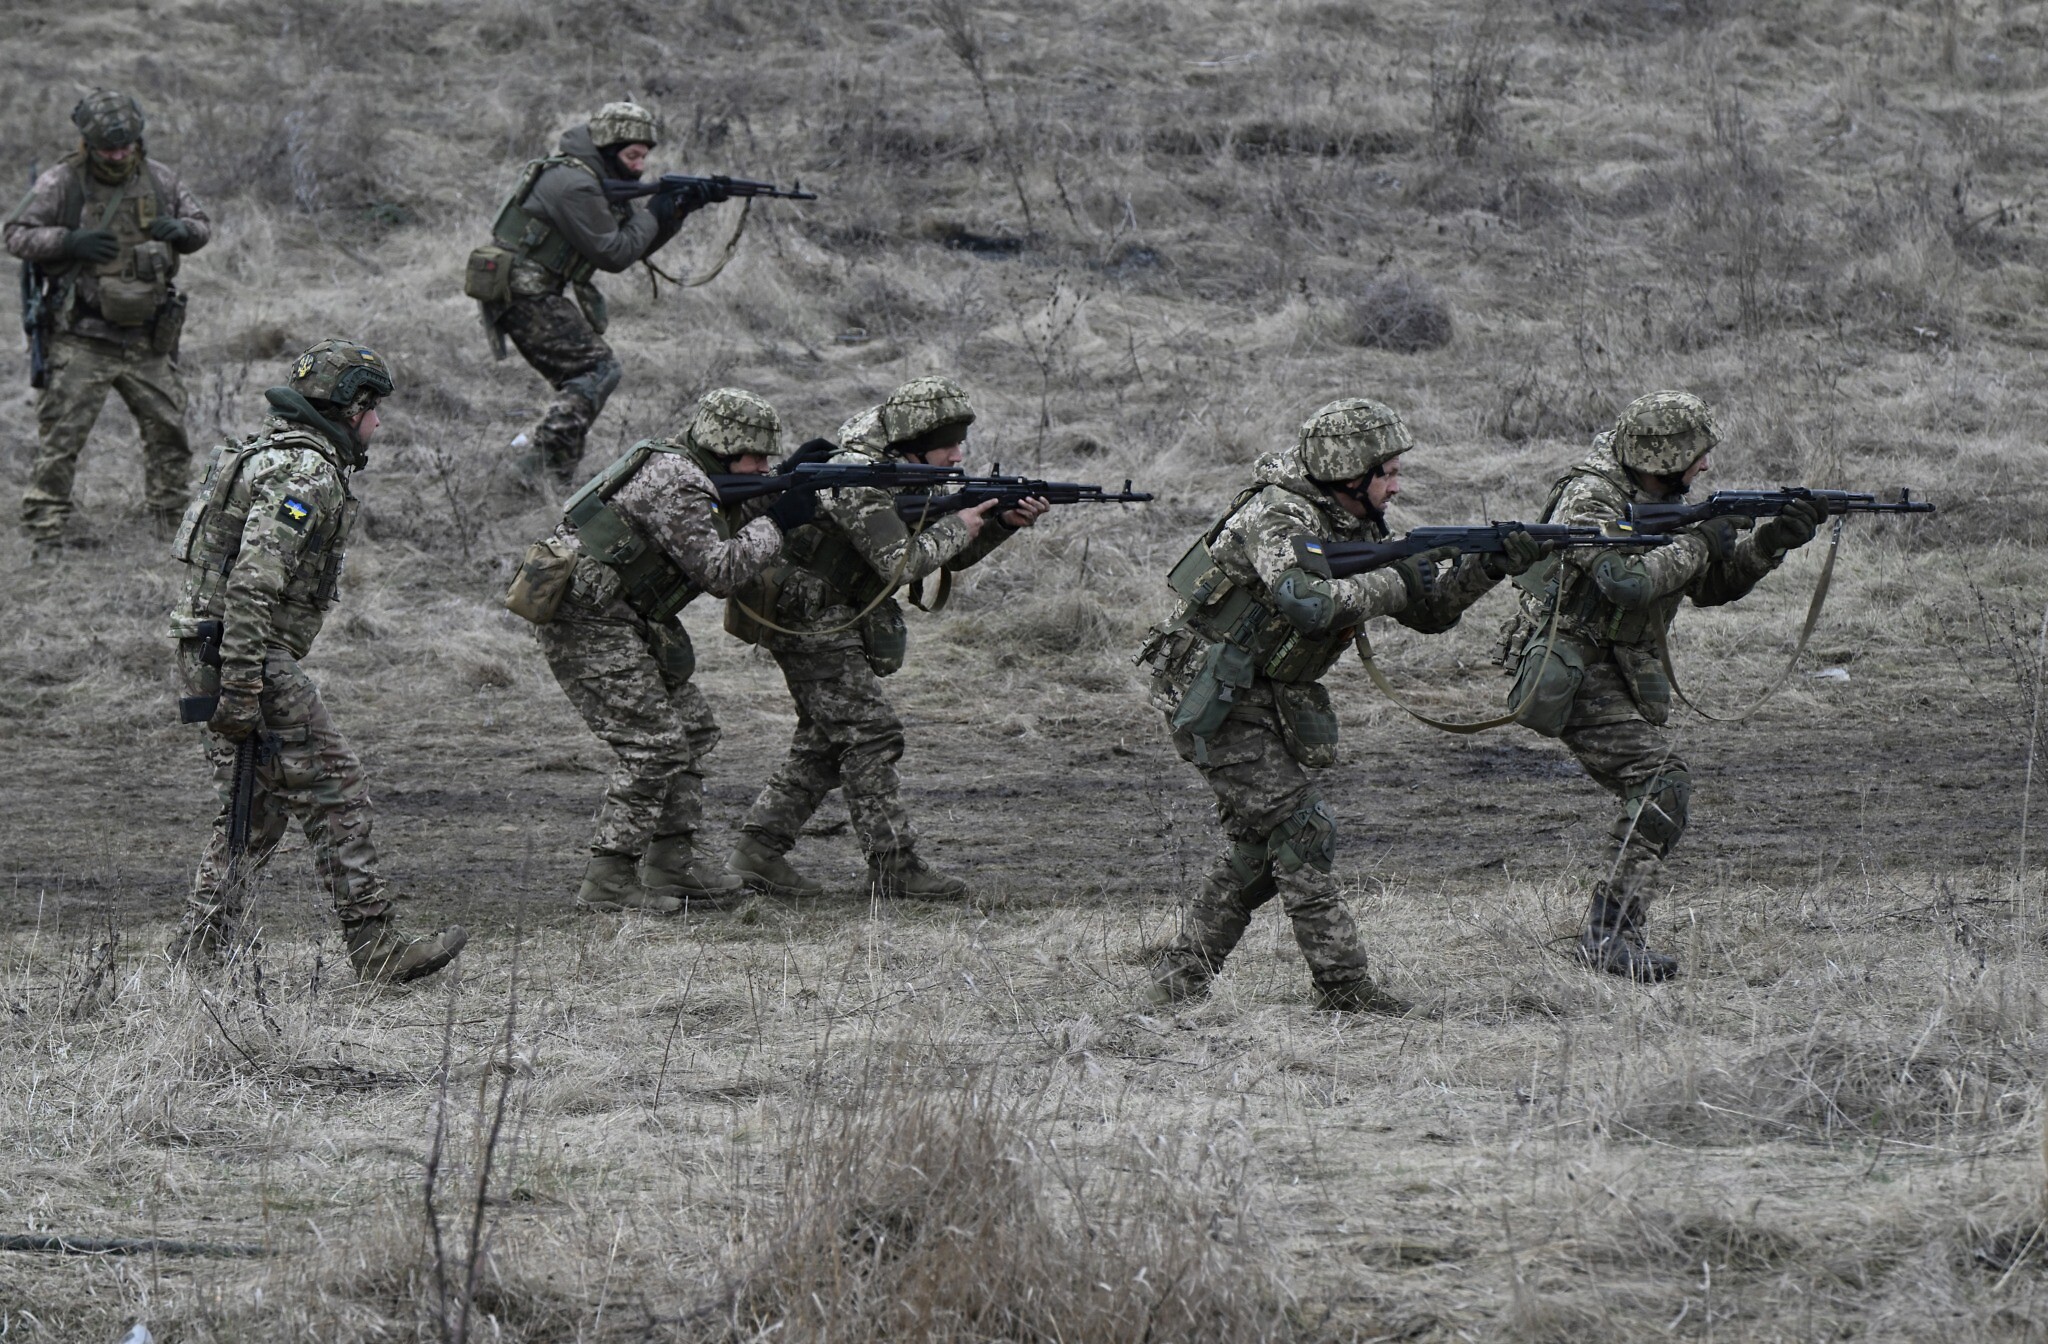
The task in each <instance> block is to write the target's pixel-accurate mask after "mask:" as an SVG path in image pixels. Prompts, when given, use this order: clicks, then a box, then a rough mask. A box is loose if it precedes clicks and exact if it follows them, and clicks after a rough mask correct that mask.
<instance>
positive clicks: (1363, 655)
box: [1358, 600, 1560, 737]
mask: <svg viewBox="0 0 2048 1344" xmlns="http://www.w3.org/2000/svg"><path fill="white" fill-rule="evenodd" d="M1559 605H1560V604H1559V602H1557V601H1555V600H1553V601H1552V602H1551V604H1550V618H1549V619H1548V620H1547V621H1545V622H1544V626H1543V650H1542V652H1541V653H1538V654H1536V655H1535V657H1536V658H1537V660H1538V662H1539V664H1540V663H1541V662H1542V661H1543V660H1546V659H1548V658H1549V657H1550V651H1551V650H1552V649H1554V648H1556V647H1557V613H1558V608H1559ZM1523 656H1524V657H1528V656H1530V655H1528V654H1524V655H1523ZM1358 659H1359V661H1360V662H1362V663H1364V664H1365V674H1366V675H1367V676H1368V677H1371V678H1372V684H1373V685H1374V686H1376V687H1377V688H1379V692H1380V694H1381V695H1384V696H1385V697H1387V699H1389V700H1391V701H1393V702H1394V703H1395V704H1396V705H1398V706H1399V707H1400V708H1401V709H1402V710H1403V711H1404V712H1405V713H1407V714H1408V716H1409V717H1411V718H1413V719H1415V720H1416V721H1417V722H1419V723H1426V724H1428V725H1429V726H1430V727H1432V728H1434V729H1436V730H1438V731H1439V732H1445V733H1453V734H1456V735H1457V736H1460V737H1463V736H1466V735H1468V734H1471V733H1483V732H1485V731H1487V730H1488V729H1489V728H1504V727H1506V726H1507V725H1508V724H1511V723H1520V722H1521V721H1522V718H1523V716H1524V715H1526V714H1528V712H1529V706H1531V705H1533V704H1535V703H1536V689H1535V687H1534V686H1533V685H1532V686H1531V687H1530V688H1529V694H1528V695H1527V696H1526V697H1525V698H1524V699H1523V700H1522V703H1521V704H1519V705H1516V706H1514V707H1512V708H1511V709H1509V710H1508V712H1507V713H1505V714H1497V715H1495V716H1494V717H1493V718H1490V719H1480V720H1479V721H1477V722H1476V723H1458V722H1454V721H1452V720H1450V719H1433V718H1431V717H1430V716H1429V715H1427V714H1424V713H1423V712H1422V711H1421V710H1419V709H1417V708H1415V707H1414V706H1413V705H1411V704H1409V703H1408V702H1407V701H1406V700H1403V699H1402V698H1401V694H1400V692H1399V691H1396V690H1395V689H1394V684H1393V683H1392V682H1390V681H1388V680H1387V674H1386V673H1384V672H1382V671H1380V665H1379V664H1378V663H1377V662H1374V661H1373V656H1372V643H1371V641H1370V640H1368V639H1367V638H1366V636H1365V631H1363V630H1360V631H1359V632H1358Z"/></svg>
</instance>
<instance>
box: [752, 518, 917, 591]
mask: <svg viewBox="0 0 2048 1344" xmlns="http://www.w3.org/2000/svg"><path fill="white" fill-rule="evenodd" d="M906 531H907V529H906ZM782 553H783V555H784V556H785V557H787V559H788V560H789V562H790V563H791V564H793V565H795V566H797V567H798V568H799V569H802V570H804V571H806V572H807V573H809V574H810V575H811V576H812V577H814V578H816V579H817V580H818V581H819V582H820V583H822V584H824V585H825V586H826V587H827V588H829V589H831V590H832V593H833V595H834V596H835V597H837V598H838V599H839V600H840V601H841V602H844V603H846V604H847V605H848V606H851V607H853V608H854V609H855V610H860V609H862V608H865V607H867V606H868V605H869V604H871V603H873V602H875V601H876V600H877V599H879V598H880V597H881V596H882V595H883V594H884V593H886V592H888V591H889V580H888V579H887V577H885V576H884V575H881V574H877V573H875V570H874V566H872V565H870V564H869V563H868V562H867V557H866V556H864V555H862V554H861V553H860V548H859V547H857V546H855V545H854V544H853V542H852V540H850V539H849V538H848V537H847V535H846V534H845V533H844V532H841V531H840V530H839V529H838V528H837V527H820V526H818V525H817V524H816V523H806V524H805V525H804V526H802V527H799V528H797V529H796V530H795V531H794V532H792V533H790V534H789V537H788V538H787V540H785V541H784V542H783V546H782Z"/></svg>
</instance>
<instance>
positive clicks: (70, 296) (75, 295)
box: [15, 159, 178, 327]
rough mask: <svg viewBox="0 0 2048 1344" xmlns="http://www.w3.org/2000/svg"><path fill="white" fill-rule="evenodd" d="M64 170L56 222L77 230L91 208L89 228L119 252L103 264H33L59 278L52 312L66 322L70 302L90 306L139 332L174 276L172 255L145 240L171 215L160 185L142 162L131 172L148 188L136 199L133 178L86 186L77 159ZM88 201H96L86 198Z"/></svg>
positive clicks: (168, 292) (163, 245) (167, 248)
mask: <svg viewBox="0 0 2048 1344" xmlns="http://www.w3.org/2000/svg"><path fill="white" fill-rule="evenodd" d="M69 167H70V171H69V172H67V173H66V174H65V175H64V190H63V195H62V196H61V197H60V198H59V199H58V205H57V222H58V223H60V224H62V225H63V226H64V227H65V228H67V229H76V228H80V227H83V226H84V225H85V223H86V219H85V216H86V208H87V206H88V205H91V206H92V207H93V210H92V213H93V221H92V225H91V227H93V228H96V229H103V230H105V231H106V232H108V233H111V234H113V235H114V238H115V240H116V241H117V242H118V243H119V244H120V249H121V250H120V251H118V252H116V253H115V254H114V257H113V259H112V260H111V261H106V262H99V263H79V262H58V263H54V264H51V263H38V265H39V266H41V267H43V268H44V269H45V270H47V271H49V272H51V273H55V274H61V275H62V276H63V286H64V290H63V294H62V296H61V299H60V301H59V303H58V305H57V311H58V313H59V314H60V315H61V316H62V317H63V318H64V319H65V320H66V321H69V320H70V318H71V317H72V316H73V315H74V312H75V309H74V304H75V303H83V304H90V305H91V306H92V307H93V308H96V309H98V310H99V315H100V316H101V317H102V318H104V319H106V321H107V322H109V323H111V324H112V325H114V326H117V327H139V326H141V325H143V324H144V323H146V322H148V321H149V320H150V319H151V318H153V317H155V316H156V314H157V311H158V310H159V309H160V308H162V307H163V305H164V302H165V300H166V299H168V298H169V297H170V295H171V293H172V285H171V280H172V278H173V277H175V276H176V275H177V273H178V254H177V251H176V250H175V249H174V248H172V247H171V245H170V244H169V243H162V242H158V241H156V240H155V239H153V238H151V237H150V236H149V226H150V225H151V224H153V223H155V222H156V221H157V220H158V219H160V218H164V217H167V216H169V215H170V213H171V205H170V202H169V201H168V200H166V199H165V198H164V184H163V182H162V181H161V180H160V179H159V178H158V177H157V175H156V174H155V173H154V172H151V171H150V167H149V161H148V160H147V159H144V160H143V161H142V162H141V163H140V164H139V165H138V166H137V168H136V172H137V173H138V174H140V175H141V176H142V178H143V179H145V180H146V181H147V182H148V184H149V190H148V191H147V192H146V193H143V194H140V195H132V194H130V188H131V187H132V186H133V185H134V179H133V178H131V179H129V180H128V181H126V182H123V183H121V184H119V185H118V186H113V185H109V184H107V183H104V182H88V181H87V178H88V176H89V170H88V169H87V167H86V165H85V163H84V161H83V160H82V159H74V160H72V161H70V163H69ZM94 196H98V199H97V200H93V199H91V198H92V197H94ZM23 204H24V205H26V201H24V202H23ZM15 213H16V214H17V215H19V214H20V211H19V210H17V211H16V212H15Z"/></svg>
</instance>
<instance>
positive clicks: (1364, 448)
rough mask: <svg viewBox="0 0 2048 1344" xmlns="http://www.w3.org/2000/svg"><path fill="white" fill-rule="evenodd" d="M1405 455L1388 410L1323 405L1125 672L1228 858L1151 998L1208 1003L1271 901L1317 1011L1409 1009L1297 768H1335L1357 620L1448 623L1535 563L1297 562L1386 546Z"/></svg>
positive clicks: (1404, 440)
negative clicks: (1345, 885) (1304, 964)
mask: <svg viewBox="0 0 2048 1344" xmlns="http://www.w3.org/2000/svg"><path fill="white" fill-rule="evenodd" d="M1412 444H1413V440H1412V439H1411V438H1410V436H1409V433H1408V430H1407V427H1406V426H1405V425H1403V424H1402V423H1401V417H1400V416H1399V415H1397V414H1395V413H1394V411H1392V410H1390V409H1389V408H1388V407H1386V406H1383V405H1381V404H1380V403H1378V402H1375V401H1367V400H1365V399H1363V398H1351V399H1346V400H1343V401H1333V402H1331V403H1330V404H1329V405H1327V406H1325V407H1323V408H1322V409H1321V410H1319V411H1317V412H1316V413H1315V415H1314V416H1312V417H1310V419H1309V420H1308V421H1307V423H1305V424H1304V425H1302V427H1301V437H1300V439H1299V441H1298V442H1297V443H1296V444H1295V445H1294V446H1293V447H1292V448H1289V449H1286V450H1283V451H1281V452H1276V453H1273V454H1270V455H1269V456H1267V457H1266V458H1264V459H1263V460H1261V461H1260V462H1259V464H1258V466H1257V468H1256V469H1255V471H1254V474H1253V484H1252V485H1251V486H1249V487H1248V488H1246V489H1245V490H1244V491H1243V492H1242V493H1241V494H1239V495H1238V497H1237V499H1236V500H1235V501H1234V502H1233V503H1232V504H1231V506H1230V508H1229V510H1228V511H1226V512H1225V514H1224V515H1223V517H1222V519H1221V520H1220V521H1218V522H1217V523H1216V524H1215V526H1213V527H1211V528H1210V529H1209V530H1208V532H1207V533H1205V534H1204V535H1203V537H1202V539H1201V540H1200V541H1198V542H1197V543H1196V544H1195V546H1194V549H1192V550H1190V551H1189V552H1188V553H1187V555H1186V556H1184V557H1183V558H1182V559H1181V561H1180V563H1179V564H1177V565H1175V566H1174V568H1173V571H1172V573H1171V574H1169V575H1168V576H1167V585H1168V586H1169V587H1170V588H1172V589H1173V592H1174V595H1175V596H1176V597H1177V598H1178V599H1179V606H1178V607H1177V608H1176V609H1175V611H1174V614H1173V618H1172V619H1171V620H1169V621H1168V622H1167V623H1166V624H1164V625H1161V626H1156V627H1154V629H1153V631H1152V634H1151V637H1150V638H1149V639H1148V640H1147V641H1146V643H1145V646H1144V648H1143V649H1142V650H1141V651H1140V653H1139V655H1138V659H1137V661H1138V662H1140V663H1141V664H1149V665H1150V667H1151V668H1152V674H1153V680H1152V701H1153V703H1154V704H1155V705H1156V706H1157V707H1158V708H1159V709H1161V710H1162V711H1164V712H1165V714H1166V720H1167V726H1168V728H1169V729H1170V730H1171V731H1172V733H1173V744H1174V747H1175V749H1176V750H1177V751H1179V752H1180V755H1181V757H1182V759H1184V760H1186V761H1188V762H1189V763H1191V764H1192V765H1193V766H1194V767H1195V769H1197V770H1198V771H1200V772H1201V775H1202V778H1203V779H1204V780H1206V781H1208V784H1209V787H1210V788H1211V789H1212V790H1214V791H1215V794H1216V813H1217V817H1218V819H1219V820H1220V821H1221V822H1222V824H1223V831H1224V834H1225V835H1226V836H1228V837H1229V840H1230V847H1229V849H1227V850H1226V851H1224V853H1223V854H1222V856H1220V857H1219V858H1218V859H1217V861H1216V865H1215V867H1213V868H1212V869H1210V871H1209V874H1208V876H1207V878H1206V879H1205V880H1204V881H1203V883H1202V887H1201V890H1200V891H1199V892H1197V893H1196V895H1195V898H1194V900H1193V902H1192V903H1191V904H1190V905H1189V906H1188V908H1187V910H1186V912H1185V914H1184V917H1183V919H1182V922H1181V928H1180V932H1179V935H1178V936H1177V937H1176V938H1175V939H1174V941H1173V943H1172V944H1171V945H1170V946H1169V947H1168V949H1167V951H1166V953H1165V955H1164V956H1163V957H1161V959H1160V961H1159V963H1158V965H1157V966H1156V967H1155V969H1154V971H1153V974H1152V984H1151V989H1150V992H1149V998H1150V999H1151V1001H1152V1002H1153V1003H1155V1004H1159V1005H1161V1006H1165V1005H1169V1004H1173V1003H1177V1002H1180V1001H1182V1000H1186V999H1192V998H1197V997H1200V996H1201V995H1203V994H1206V993H1207V992H1208V988H1209V982H1210V980H1211V979H1212V978H1213V977H1214V976H1215V974H1216V972H1217V970H1218V969H1219V968H1221V966H1222V965H1223V962H1224V959H1225V958H1226V957H1228V956H1229V955H1230V952H1231V949H1232V948H1234V947H1236V946H1237V942H1238V939H1239V938H1241V937H1243V935H1244V931H1245V928H1246V926H1247V925H1248V924H1249V923H1250V922H1251V917H1252V912H1253V911H1254V910H1256V909H1258V908H1259V907H1260V906H1261V905H1264V904H1265V903H1266V902H1267V901H1269V900H1271V899H1272V898H1273V897H1274V896H1275V895H1278V896H1279V897H1280V899H1281V903H1282V905H1283V907H1284V908H1285V909H1286V911H1287V915H1288V918H1289V919H1291V920H1292V921H1293V923H1294V936H1295V940H1296V941H1297V942H1298V943H1300V945H1301V950H1302V954H1303V955H1304V956H1305V957H1306V958H1307V959H1308V966H1309V974H1310V975H1311V976H1312V977H1313V979H1314V981H1315V987H1316V991H1317V999H1318V1003H1319V1005H1320V1006H1321V1007H1323V1008H1327V1009H1333V1010H1338V1011H1364V1012H1391V1013H1398V1012H1401V1011H1404V1010H1405V1009H1406V1008H1407V1006H1408V1005H1407V1004H1405V1003H1404V1002H1402V1001H1401V1000H1400V999H1398V998H1396V997H1394V996H1393V995H1392V994H1389V993H1387V992H1386V991H1385V990H1384V989H1382V988H1381V987H1380V986H1378V985H1377V984H1375V983H1374V982H1373V979H1372V977H1371V975H1370V974H1368V972H1367V970H1366V957H1365V949H1364V947H1363V946H1362V945H1361V943H1360V941H1359V936H1358V929H1357V927H1356V926H1355V925H1354V924H1353V923H1352V919H1351V913H1350V911H1349V910H1348V909H1347V908H1346V907H1345V904H1344V898H1343V896H1342V894H1341V893H1340V889H1339V884H1338V881H1337V878H1336V876H1335V874H1334V872H1333V871H1332V870H1333V867H1334V863H1335V859H1336V853H1337V827H1336V822H1335V820H1334V819H1333V818H1332V817H1331V816H1330V812H1329V809H1328V808H1327V807H1326V806H1325V805H1324V803H1323V800H1322V797H1321V795H1320V793H1319V791H1318V790H1317V788H1316V785H1315V781H1314V778H1313V776H1312V775H1311V774H1310V773H1309V772H1310V771H1313V770H1321V769H1326V768H1328V767H1329V766H1331V765H1333V764H1335V762H1336V759H1337V719H1336V715H1335V714H1334V712H1333V711H1332V710H1331V707H1330V696H1329V692H1328V691H1326V690H1325V689H1324V688H1323V686H1322V684H1321V682H1322V678H1323V676H1324V674H1325V673H1327V672H1328V671H1329V670H1330V668H1331V667H1332V666H1334V665H1335V664H1336V662H1337V660H1338V658H1339V657H1341V656H1342V655H1343V652H1344V649H1345V646H1346V645H1348V644H1350V643H1351V642H1352V640H1353V638H1354V637H1355V636H1356V635H1357V633H1358V630H1359V627H1360V626H1362V625H1363V624H1364V623H1365V621H1367V620H1368V619H1370V618H1372V617H1374V616H1392V617H1394V619H1396V620H1398V621H1400V622H1401V623H1402V624H1403V625H1406V626H1408V627H1410V628H1411V629H1415V630H1421V631H1425V632H1430V633H1434V632H1438V631H1443V630H1448V629H1450V628H1451V627H1452V626H1454V625H1456V624H1457V623H1458V618H1459V616H1460V615H1461V614H1462V613H1463V612H1464V610H1465V608H1466V607H1468V606H1470V605H1471V604H1472V603H1473V602H1475V601H1477V600H1478V598H1479V597H1480V595H1481V594H1483V593H1485V592H1486V591H1487V590H1488V589H1490V588H1492V587H1493V586H1494V585H1495V584H1496V583H1498V582H1499V581H1500V580H1501V579H1502V578H1504V577H1506V576H1507V574H1508V573H1510V572H1518V571H1519V570H1520V569H1525V568H1527V567H1528V566H1529V565H1530V564H1532V563H1534V561H1535V560H1536V558H1537V557H1538V556H1539V555H1540V554H1541V550H1540V548H1539V547H1538V546H1537V544H1536V543H1535V542H1534V541H1532V540H1530V539H1529V538H1528V537H1527V536H1526V534H1521V533H1517V534H1515V536H1514V538H1512V539H1511V540H1510V542H1509V549H1508V554H1507V555H1506V556H1466V557H1464V558H1463V559H1461V560H1459V561H1458V562H1457V563H1456V564H1454V565H1451V566H1449V567H1447V568H1440V565H1441V563H1442V561H1443V560H1444V559H1445V558H1446V553H1439V552H1434V551H1432V552H1426V553H1424V554H1422V555H1419V556H1415V557H1412V558H1410V559H1406V560H1402V561H1400V562H1398V563H1397V564H1395V565H1392V566H1390V567H1388V568H1385V569H1379V570H1374V571H1371V572H1369V573H1365V574H1360V575H1357V576H1355V577H1352V578H1344V579H1325V578H1320V577H1318V576H1316V575H1313V574H1310V573H1308V572H1307V571H1305V570H1302V569H1300V568H1297V561H1296V556H1295V550H1294V539H1295V538H1296V537H1297V536H1302V535H1307V536H1311V537H1317V538H1321V539H1323V540H1325V541H1358V540H1365V541H1374V540H1380V539H1383V538H1384V537H1386V535H1387V528H1386V507H1387V505H1388V504H1389V503H1390V502H1391V501H1392V500H1393V499H1394V497H1395V496H1396V495H1398V494H1399V493H1400V490H1401V478H1400V471H1401V462H1400V458H1401V454H1403V453H1405V452H1407V451H1408V449H1409V448H1410V447H1411V446H1412Z"/></svg>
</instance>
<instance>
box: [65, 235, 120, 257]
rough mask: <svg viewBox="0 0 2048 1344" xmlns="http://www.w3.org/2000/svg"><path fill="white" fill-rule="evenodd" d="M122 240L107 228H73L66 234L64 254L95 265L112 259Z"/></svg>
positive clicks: (118, 250)
mask: <svg viewBox="0 0 2048 1344" xmlns="http://www.w3.org/2000/svg"><path fill="white" fill-rule="evenodd" d="M120 250H121V240H120V239H118V238H116V237H115V236H114V235H113V234H112V233H109V232H108V231H107V230H105V229H73V230H72V231H71V232H69V233H67V234H65V235H64V255H65V256H67V257H71V258H74V259H75V260H78V261H85V262H91V263H93V264H94V265H97V264H99V263H100V262H103V261H112V260H113V259H114V257H115V254H117V253H118V252H120Z"/></svg>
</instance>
